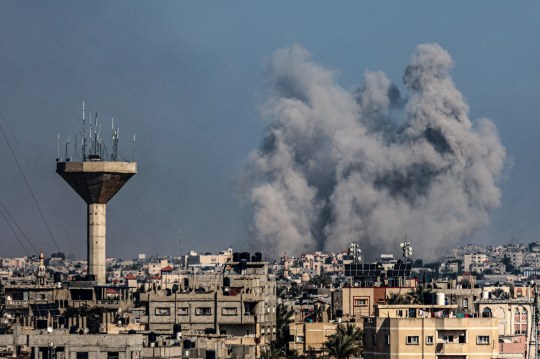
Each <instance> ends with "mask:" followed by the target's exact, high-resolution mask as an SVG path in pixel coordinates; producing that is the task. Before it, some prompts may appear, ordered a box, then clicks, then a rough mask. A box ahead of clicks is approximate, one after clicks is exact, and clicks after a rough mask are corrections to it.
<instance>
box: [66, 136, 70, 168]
mask: <svg viewBox="0 0 540 359" xmlns="http://www.w3.org/2000/svg"><path fill="white" fill-rule="evenodd" d="M70 139H71V138H70V136H68V140H67V142H66V162H69V157H68V146H69V141H70Z"/></svg>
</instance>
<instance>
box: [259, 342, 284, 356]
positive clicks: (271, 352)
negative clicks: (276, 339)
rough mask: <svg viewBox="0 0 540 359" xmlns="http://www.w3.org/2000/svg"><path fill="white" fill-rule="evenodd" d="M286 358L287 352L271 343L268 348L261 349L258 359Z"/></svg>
mask: <svg viewBox="0 0 540 359" xmlns="http://www.w3.org/2000/svg"><path fill="white" fill-rule="evenodd" d="M282 358H287V352H286V351H285V350H283V349H282V348H278V347H276V346H275V345H274V343H272V344H271V345H270V347H269V348H268V349H263V350H262V353H261V356H260V357H259V359H282Z"/></svg>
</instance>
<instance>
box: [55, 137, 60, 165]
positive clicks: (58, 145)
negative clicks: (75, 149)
mask: <svg viewBox="0 0 540 359" xmlns="http://www.w3.org/2000/svg"><path fill="white" fill-rule="evenodd" d="M56 160H57V161H60V132H58V135H57V140H56Z"/></svg>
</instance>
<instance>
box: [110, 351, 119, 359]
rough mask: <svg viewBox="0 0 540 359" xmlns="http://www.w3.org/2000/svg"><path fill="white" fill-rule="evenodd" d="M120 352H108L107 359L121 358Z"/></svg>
mask: <svg viewBox="0 0 540 359" xmlns="http://www.w3.org/2000/svg"><path fill="white" fill-rule="evenodd" d="M119 357H120V356H119V355H118V352H107V359H119Z"/></svg>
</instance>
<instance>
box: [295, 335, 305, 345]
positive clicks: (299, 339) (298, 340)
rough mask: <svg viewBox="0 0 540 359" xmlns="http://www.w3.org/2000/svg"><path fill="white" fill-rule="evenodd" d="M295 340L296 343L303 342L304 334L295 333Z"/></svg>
mask: <svg viewBox="0 0 540 359" xmlns="http://www.w3.org/2000/svg"><path fill="white" fill-rule="evenodd" d="M296 342H297V343H303V342H304V336H303V335H297V336H296Z"/></svg>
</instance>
